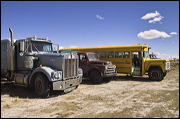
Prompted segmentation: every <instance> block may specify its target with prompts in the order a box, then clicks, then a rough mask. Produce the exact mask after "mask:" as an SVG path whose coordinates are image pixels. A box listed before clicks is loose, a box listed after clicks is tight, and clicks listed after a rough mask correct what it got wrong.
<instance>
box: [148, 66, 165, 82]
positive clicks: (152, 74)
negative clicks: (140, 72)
mask: <svg viewBox="0 0 180 119" xmlns="http://www.w3.org/2000/svg"><path fill="white" fill-rule="evenodd" d="M148 75H149V78H150V79H152V80H156V81H161V80H163V78H164V75H163V72H162V70H161V69H157V68H154V69H151V70H150V71H149V72H148Z"/></svg>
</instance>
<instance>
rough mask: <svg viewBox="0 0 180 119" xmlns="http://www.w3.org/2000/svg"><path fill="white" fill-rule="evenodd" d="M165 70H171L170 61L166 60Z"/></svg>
mask: <svg viewBox="0 0 180 119" xmlns="http://www.w3.org/2000/svg"><path fill="white" fill-rule="evenodd" d="M165 70H170V62H166V66H165Z"/></svg>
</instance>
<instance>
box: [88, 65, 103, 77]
mask: <svg viewBox="0 0 180 119" xmlns="http://www.w3.org/2000/svg"><path fill="white" fill-rule="evenodd" d="M93 70H97V71H98V72H99V73H100V74H101V76H103V74H102V72H101V70H100V69H99V68H97V67H92V68H91V69H90V70H89V72H88V75H89V74H90V72H91V71H93Z"/></svg>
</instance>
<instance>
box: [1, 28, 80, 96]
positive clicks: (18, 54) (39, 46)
mask: <svg viewBox="0 0 180 119" xmlns="http://www.w3.org/2000/svg"><path fill="white" fill-rule="evenodd" d="M9 31H10V39H3V40H1V78H6V79H7V80H9V81H12V82H13V83H14V84H15V85H20V86H25V87H29V88H31V89H34V90H35V92H36V93H37V95H38V96H40V97H48V96H49V94H50V91H52V90H59V91H64V92H71V91H72V90H74V89H76V88H77V87H78V86H79V84H80V83H81V82H82V76H83V71H82V69H81V68H79V59H78V55H77V52H72V51H71V52H70V51H64V52H61V53H60V52H59V45H58V44H53V43H52V42H51V41H50V40H48V39H47V38H37V37H36V36H34V37H29V38H25V39H18V40H14V39H13V31H12V29H11V28H9Z"/></svg>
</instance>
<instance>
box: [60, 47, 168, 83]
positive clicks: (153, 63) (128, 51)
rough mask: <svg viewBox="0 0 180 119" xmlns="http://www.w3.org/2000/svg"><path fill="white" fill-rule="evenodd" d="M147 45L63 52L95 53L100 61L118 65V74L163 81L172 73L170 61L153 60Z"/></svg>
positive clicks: (90, 48)
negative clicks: (167, 74)
mask: <svg viewBox="0 0 180 119" xmlns="http://www.w3.org/2000/svg"><path fill="white" fill-rule="evenodd" d="M150 49H151V48H150V47H149V46H148V45H146V44H137V45H118V46H99V47H76V48H63V49H60V51H63V50H73V51H83V52H95V53H97V55H98V57H99V59H100V60H109V61H111V62H112V63H113V64H114V65H116V70H117V72H118V73H126V74H130V75H131V76H143V75H145V74H148V75H149V78H151V79H153V80H158V81H160V80H162V79H163V78H164V77H165V76H166V73H167V72H168V71H170V61H169V60H168V59H151V58H150V56H149V50H150Z"/></svg>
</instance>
